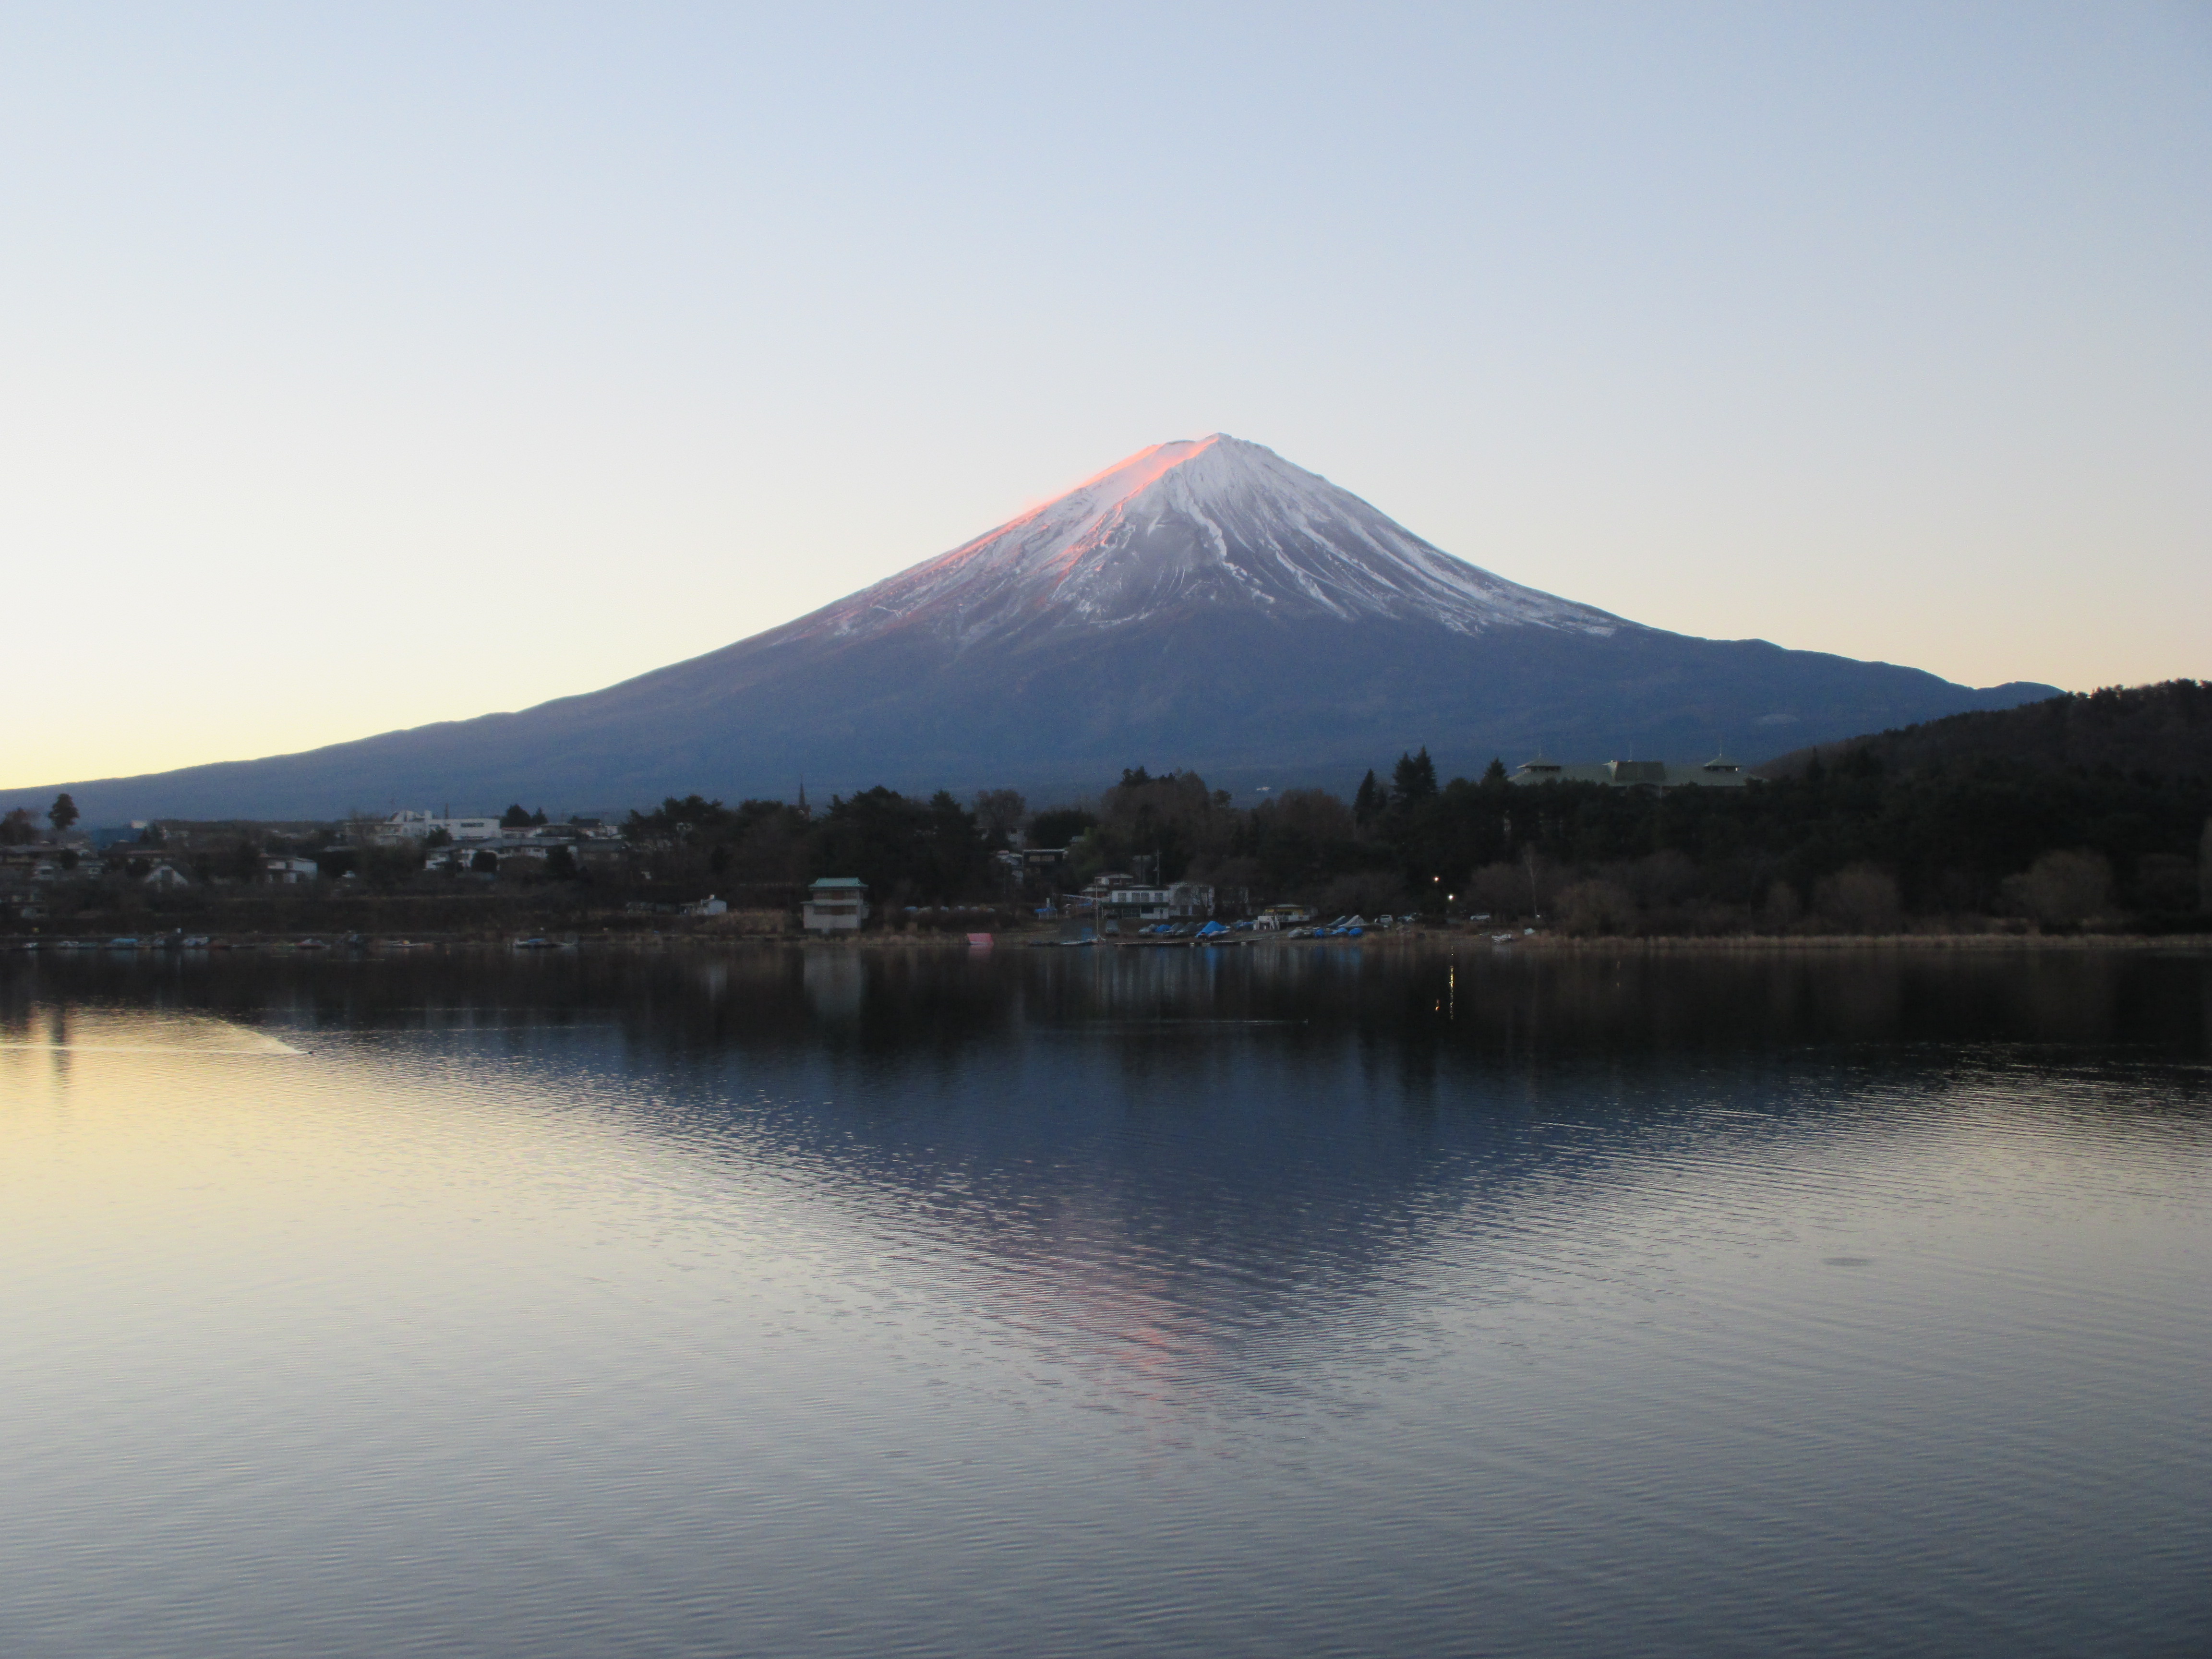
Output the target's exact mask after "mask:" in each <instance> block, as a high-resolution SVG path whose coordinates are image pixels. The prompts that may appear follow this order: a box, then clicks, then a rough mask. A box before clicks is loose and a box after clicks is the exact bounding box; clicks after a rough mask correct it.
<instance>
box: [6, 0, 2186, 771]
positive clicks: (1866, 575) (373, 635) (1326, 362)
mask: <svg viewBox="0 0 2212 1659" xmlns="http://www.w3.org/2000/svg"><path fill="white" fill-rule="evenodd" d="M1216 430H1225V431H1229V432H1232V433H1234V434H1236V435H1238V436H1240V437H1244V438H1249V439H1252V440H1255V441H1258V442H1261V443H1265V444H1268V445H1270V446H1272V447H1274V448H1275V449H1277V450H1278V451H1279V452H1280V453H1283V454H1284V455H1285V456H1286V457H1287V458H1289V459H1291V460H1293V461H1296V462H1297V463H1298V464H1299V465H1304V466H1307V467H1310V468H1311V469H1313V470H1314V471H1319V472H1322V473H1324V474H1326V475H1327V476H1328V477H1330V478H1332V479H1334V481H1335V482H1337V483H1340V484H1342V485H1344V486H1346V488H1348V489H1352V490H1354V491H1356V492H1358V494H1360V495H1364V496H1365V497H1367V498H1368V499H1369V500H1370V501H1373V502H1374V503H1375V504H1376V505H1377V506H1378V507H1382V508H1383V510H1384V511H1385V512H1387V513H1390V514H1392V515H1393V516H1394V517H1395V518H1397V519H1398V520H1400V521H1401V522H1402V523H1404V524H1405V525H1406V526H1407V527H1409V528H1410V529H1412V530H1413V531H1415V532H1417V533H1419V534H1420V535H1423V536H1425V537H1427V538H1429V539H1430V540H1431V541H1433V542H1435V543H1437V544H1439V545H1440V546H1442V547H1443V548H1445V549H1447V550H1449V551H1451V552H1454V553H1456V554H1459V555H1460V556H1462V557H1465V558H1468V559H1471V560H1473V561H1474V562H1476V563H1478V564H1481V565H1484V566H1486V567H1487V568H1491V569H1493V570H1495V571H1497V572H1498V573H1499V574H1503V575H1505V576H1508V577H1510V578H1512V579H1513V580H1517V581H1523V582H1528V583H1530V584H1532V585H1534V586H1538V587H1541V588H1545V589H1547V590H1549V591H1552V592H1557V593H1560V594H1564V595H1565V596H1567V597H1569V598H1571V599H1579V600H1583V601H1586V602H1589V603H1591V604H1595V605H1601V606H1603V607H1605V608H1606V609H1607V610H1611V611H1618V612H1620V613H1621V614H1623V615H1626V616H1628V617H1634V618H1635V619H1637V620H1638V621H1640V622H1645V623H1653V624H1656V625H1658V626H1662V627H1666V628H1672V629H1680V630H1683V631H1685V632H1689V633H1696V634H1703V635H1714V636H1720V637H1740V636H1747V635H1758V636H1760V637H1764V638H1766V639H1771V640H1773V641H1777V642H1778V643H1781V644H1784V645H1788V646H1795V647H1810V648H1814V649H1819V650H1825V651H1835V652H1841V653H1848V654H1850V655H1852V656H1857V657H1866V658H1879V659H1887V660H1891V661H1897V662H1905V663H1911V664H1913V665H1917V666H1920V667H1924V668H1928V669H1931V670H1934V671H1936V672H1938V673H1942V674H1943V675H1946V676H1948V677H1949V678H1954V679H1960V680H1965V681H1968V682H1971V683H1973V684H1993V683H1996V682H1998V681H2002V680H2008V679H2016V678H2026V679H2044V680H2049V681H2051V682H2054V683H2056V684H2062V685H2066V686H2069V687H2076V688H2087V687H2089V686H2093V685H2096V684H2112V683H2118V682H2138V681H2144V680H2151V679H2157V678H2167V677H2171V676H2174V675H2190V676H2193V677H2203V676H2206V675H2212V7H2208V6H2207V5H2205V4H2202V3H2197V4H2184V3H2145V4H2128V3H2102V4H2089V3H2076V4H2067V5H2044V4H2036V3H2030V0H2002V3H1990V4H1942V3H1925V0H1920V3H1911V4H1898V5H1893V6H1885V5H1880V4H1864V3H1860V4H1848V5H1845V4H1833V5H1777V4H1766V3H1762V4H1747V5H1711V6H1704V5H1694V4H1668V5H1663V6H1651V5H1643V4H1635V5H1629V4H1620V5H1597V6H1577V5H1572V4H1560V3H1548V0H1547V3H1544V4H1541V5H1540V4H1534V3H1531V4H1527V5H1522V6H1514V7H1504V6H1500V7H1485V6H1479V5H1435V6H1420V7H1392V6H1378V5H1371V4H1363V5H1359V6H1352V5H1337V6H1330V7H1315V6H1299V5H1294V4H1285V3H1280V0H1273V3H1267V4H1264V5H1207V4H1197V5H1188V4H1186V5H1178V6H1175V7H1172V8H1170V7H1150V6H1117V7H1112V8H1107V7H1094V8H1087V9H1085V8H1073V7H1066V8H1061V7H1036V6H1033V5H1018V6H1017V5H1009V6H1005V7H978V6H970V7H958V8H955V7H943V8H917V7H884V8H882V9H868V8H862V7H853V6H848V7H840V8H835V9H832V8H823V7H791V6H777V7H774V8H769V7H761V8H757V9H753V8H744V7H738V6H721V5H717V6H704V5H702V6H653V5H646V4H635V3H632V4H625V5H623V6H619V7H617V6H592V7H564V6H559V5H552V4H545V3H530V4H526V5H523V4H516V5H489V4H473V5H472V4H466V3H458V4H457V3H450V0H442V3H439V4H435V5H428V4H425V5H419V6H410V5H404V4H397V3H379V4H376V5H365V4H364V5H354V6H350V7H345V6H313V7H308V6H299V5H293V4H281V5H277V4H272V5H269V6H265V7H250V6H231V5H214V4H203V5H172V6H159V7H157V6H151V5H129V4H120V5H102V6H85V5H76V4H52V5H32V4H9V5H4V6H0V564H4V575H5V580H4V582H0V605H4V606H5V609H6V613H7V616H8V617H9V627H8V630H7V641H8V647H9V652H8V655H9V669H10V672H9V677H8V678H9V696H8V698H7V702H6V713H5V714H4V715H0V786H4V787H16V786H26V785H32V784H36V783H40V782H46V781H60V780H64V779H71V778H83V777H91V776H97V775H108V774H115V773H125V772H137V771H147V770H154V769H166V768H168V767H172V766H179V765H185V764H190V763H196V762H200V761H208V760H217V759H228V758H235V757H246V756H252V755H261V754H268V753H274V752H279V751H283V750H293V749H298V748H304V747H307V746H310V745H312V744H319V743H325V742H331V741H336V740H337V739H341V738H353V737H360V736H365V735H367V734H368V733H371V732H379V731H383V730H387V729H390V728H392V727H395V726H410V725H416V724H420V723H422V722H424V721H428V720H440V719H448V718H456V717H464V716H468V715H473V714H482V713H484V712H487V711H489V710H493V709H501V708H521V707H525V706H526V705H528V704H531V703H533V702H539V701H542V700H544V699H545V698H548V697H551V696H560V695H562V694H565V693H569V692H575V691H584V690H592V689H594V688H596V687H599V686H601V685H604V684H608V683H610V682H612V681H615V680H617V679H620V678H625V677H627V676H629V675H631V674H634V673H637V672H641V671H644V670H646V669H648V668H653V667H655V666H658V665H661V664H663V663H666V662H670V661H673V660H676V659H680V658H684V657H687V656H690V655H693V654H696V653H699V652H702V651H706V650H709V649H712V648H714V647H717V646H720V645H724V644H726V643H728V642H729V641H732V640H736V639H738V638H741V637H743V636H744V635H748V634H751V633H754V632H757V631H758V630H759V629H763V628H766V627H769V626H772V625H774V624H775V623H779V622H782V621H785V620H787V619H788V618H789V617H793V616H795V615H798V614H799V613H801V612H803V611H807V610H810V609H811V608H812V607H814V606H816V605H820V604H823V603H825V602H827V601H829V600H830V599H836V598H837V597H839V596H841V595H842V594H844V593H846V592H850V591H851V590H853V589H854V588H856V587H859V586H862V585H864V584H866V583H867V582H869V581H872V580H876V579H877V578H878V577H881V576H884V575H886V574H890V572H892V571H894V570H896V569H899V568H902V567H904V566H906V565H908V564H909V563H912V562H915V561H916V560H919V559H921V558H924V557H927V556H930V555H932V554H934V553H937V552H939V551H942V550H945V549H946V548H948V547H951V546H952V545H954V544H957V543H959V542H961V541H963V540H965V539H967V538H969V537H971V536H974V535H975V534H977V533H979V532H981V531H983V530H986V529H987V528H989V527H990V526H993V525H994V524H996V523H998V522H1000V520H1004V519H1006V518H1007V517H1009V516H1011V515H1012V513H1015V512H1017V511H1018V510H1020V509H1021V508H1023V507H1025V506H1028V505H1032V504H1034V503H1035V502H1036V501H1039V500H1042V499H1043V498H1045V497H1047V496H1048V495H1052V494H1054V493H1056V492H1057V491H1058V490H1060V489H1063V488H1066V487H1067V486H1068V485H1070V484H1072V483H1074V482H1075V481H1077V480H1078V479H1079V478H1080V477H1084V476H1085V475H1087V474H1089V473H1091V472H1095V471H1097V470H1098V469H1100V468H1101V467H1103V466H1104V465H1108V464H1109V463H1110V462H1112V461H1113V460H1115V459H1118V458H1119V457H1121V456H1122V455H1124V454H1127V453H1129V452H1130V451H1133V450H1134V449H1137V448H1139V447H1142V446H1144V445H1146V444H1150V443H1154V442H1158V441H1162V440H1164V439H1170V438H1178V437H1187V436H1194V435H1202V434H1205V433H1208V432H1212V431H1216Z"/></svg>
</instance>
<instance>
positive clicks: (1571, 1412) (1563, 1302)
mask: <svg viewBox="0 0 2212 1659" xmlns="http://www.w3.org/2000/svg"><path fill="white" fill-rule="evenodd" d="M2208 1084H2212V959H2208V958H2207V957H2203V956H2190V955H2186V954H2179V953H2174V954H2160V953H2157V952H2150V951H2142V952H2136V951H2113V952H2075V951H2047V952H2037V953H2025V952H2024V953H2019V954H2003V953H1997V954H1990V953H1978V954H1972V955H1968V954H1947V953H1925V952H1892V951H1879V950H1869V951H1844V952H1825V953H1819V954H1810V953H1808V954H1803V955H1793V954H1787V953H1778V954H1774V955H1759V954H1756V953H1715V954H1712V955H1710V956H1701V955H1695V954H1674V955H1664V956H1651V957H1644V956H1641V955H1635V954H1629V955H1623V956H1620V957H1613V956H1609V955H1604V954H1599V953H1588V954H1567V953H1560V954H1557V955H1546V954H1538V953H1534V952H1527V951H1517V950H1495V949H1492V948H1491V947H1488V946H1486V945H1462V946H1461V947H1459V948H1458V949H1457V950H1456V951H1455V952H1448V951H1444V950H1443V949H1441V948H1439V949H1437V950H1436V951H1431V952H1428V953H1420V952H1403V951H1377V950H1368V951H1362V950H1361V949H1359V948H1358V947H1357V946H1352V945H1347V946H1344V947H1341V948H1321V949H1312V950H1297V949H1285V950H1272V951H1258V950H1255V951H1014V950H1004V949H1002V950H1000V951H995V952H976V953H975V954H973V955H963V954H958V953H945V952H935V953H932V952H903V951H866V952H863V951H851V950H846V949H839V948H835V947H822V948H809V949H796V948H793V949H779V948H773V947H766V946H763V947H760V948H757V949H752V950H734V951H726V952H721V953H710V952H707V951H699V952H696V953H686V952H679V951H671V952H668V953H665V954H659V955H650V954H639V955H622V954H615V953H612V952H609V953H605V954H602V953H597V952H594V951H590V950H586V951H583V952H580V953H578V952H561V953H553V954H549V955H546V956H544V957H534V958H533V957H509V956H504V955H499V954H495V953H491V952H489V951H487V952H482V953H475V954H471V953H467V952H453V953H435V952H423V953H417V954H416V955H413V956H402V957H356V958H348V957H342V956H341V957H334V958H333V957H325V958H323V959H307V958H297V957H293V958H283V957H272V956H256V955H248V954H245V953H240V954H239V955H237V956H236V957H223V956H216V957H206V956H198V957H193V956H182V957H163V956H156V955H153V954H140V955H130V954H122V953H106V952H99V953H84V954H82V955H80V956H78V957H72V958H61V957H49V958H45V959H40V958H34V957H21V956H16V957H5V958H0V1200H4V1202H0V1245H3V1246H4V1261H5V1262H6V1264H7V1265H6V1268H5V1271H4V1273H0V1312H3V1313H4V1320H0V1399H4V1401H5V1402H6V1406H5V1413H6V1425H7V1428H6V1447H7V1502H6V1503H5V1504H4V1505H0V1652H5V1653H6V1654H7V1655H9V1656H10V1659H59V1656H70V1659H84V1656H100V1659H136V1656H155V1655H158V1656H189V1659H197V1656H210V1659H213V1656H222V1659H246V1656H261V1655H269V1656H276V1655H283V1656H298V1655H302V1654H314V1655H318V1656H331V1655H336V1656H354V1655H359V1656H376V1659H393V1656H403V1655H424V1656H428V1655H437V1656H441V1659H444V1656H457V1655H502V1656H504V1655H514V1656H535V1659H545V1656H571V1655H573V1656H605V1655H631V1654H635V1655H653V1656H691V1655H699V1656H706V1655H716V1656H720V1655H747V1656H761V1655H793V1656H848V1655H849V1656H884V1655H909V1654H911V1655H1000V1654H1005V1655H1017V1654H1018V1655H1029V1654H1040V1655H1042V1654H1068V1655H1079V1654H1080V1655H1093V1654H1119V1653H1127V1654H1144V1655H1193V1656H1196V1655H1207V1656H1218V1655H1267V1656H1281V1655H1300V1656H1304V1655H1339V1654H1341V1655H1367V1654H1375V1655H1422V1656H1426V1655H1456V1654H1468V1655H1476V1654H1480V1655H1545V1656H1561V1655H1565V1656H1577V1655H1591V1656H1597V1655H1607V1656H1611V1655H1622V1654H1651V1655H1683V1656H1691V1655H1699V1656H1707V1655H1731V1654H1745V1655H1752V1654H1759V1655H1772V1654H1778V1653H1818V1654H1822V1655H1831V1654H1869V1655H1874V1654H1881V1655H1893V1654H1899V1653H1942V1654H1991V1655H2005V1656H2022V1655H2037V1654H2053V1655H2056V1654H2083V1653H2096V1654H2100V1655H2127V1654H2183V1653H2195V1652H2202V1651H2205V1650H2208V1649H2212V1570H2208V1567H2207V1562H2208V1560H2212V1087H2208Z"/></svg>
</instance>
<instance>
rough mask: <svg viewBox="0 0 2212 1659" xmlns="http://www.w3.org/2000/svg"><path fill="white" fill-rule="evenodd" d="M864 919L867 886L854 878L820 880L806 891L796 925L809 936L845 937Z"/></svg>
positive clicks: (856, 928) (856, 877)
mask: <svg viewBox="0 0 2212 1659" xmlns="http://www.w3.org/2000/svg"><path fill="white" fill-rule="evenodd" d="M867 919H868V884H867V883H866V882H865V881H862V880H861V879H860V878H859V877H858V876H824V877H823V878H822V879H821V880H819V881H817V882H816V883H815V884H813V885H812V886H811V887H809V888H808V889H807V890H806V902H805V904H804V905H802V906H801V907H800V908H799V925H800V926H801V927H804V928H805V929H806V931H807V932H809V933H855V932H857V931H859V929H860V924H861V923H863V922H865V921H867Z"/></svg>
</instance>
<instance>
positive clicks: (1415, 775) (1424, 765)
mask: <svg viewBox="0 0 2212 1659" xmlns="http://www.w3.org/2000/svg"><path fill="white" fill-rule="evenodd" d="M1435 793H1437V763H1435V762H1434V761H1432V760H1431V759H1430V758H1429V751H1428V749H1427V748H1426V746H1424V747H1423V748H1422V750H1421V751H1420V753H1419V754H1418V755H1401V756H1399V757H1398V765H1397V769H1395V771H1394V772H1392V773H1391V775H1390V799H1391V800H1392V802H1393V803H1394V804H1397V805H1407V806H1411V805H1413V803H1414V802H1416V801H1423V800H1427V799H1429V798H1430V797H1431V796H1432V795H1434V794H1435Z"/></svg>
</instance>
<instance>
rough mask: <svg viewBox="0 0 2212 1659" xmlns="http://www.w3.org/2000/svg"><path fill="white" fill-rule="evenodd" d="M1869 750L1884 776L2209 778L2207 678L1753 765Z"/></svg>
mask: <svg viewBox="0 0 2212 1659" xmlns="http://www.w3.org/2000/svg"><path fill="white" fill-rule="evenodd" d="M1858 754H1868V755H1872V756H1874V757H1875V758H1876V759H1877V760H1879V761H1880V762H1881V764H1882V766H1883V768H1884V769H1887V770H1889V771H1893V772H1909V771H1924V770H1927V769H1931V768H1935V767H1943V766H1949V767H1956V766H1960V765H1964V764H1972V763H1978V762H1983V761H1999V762H2003V763H2008V764H2011V765H2015V766H2022V767H2030V768H2045V769H2058V770H2080V771H2085V772H2101V771H2102V770H2104V769H2107V768H2110V769H2115V770H2118V771H2119V772H2123V773H2125V774H2128V775H2130V776H2132V775H2136V774H2144V773H2147V774H2148V775H2151V776H2153V777H2161V778H2188V777H2196V778H2203V777H2212V683H2208V682H2205V681H2203V680H2167V681H2165V682H2164V683H2162V684H2157V685H2136V686H2110V687H2107V688H2106V689H2105V690H2101V691H2090V692H2083V693H2077V694H2075V695H2071V696H2063V697H2047V698H2045V699H2044V700H2043V701H2042V702H2030V703H2023V704H2021V706H2020V707H2019V708H1996V709H1985V710H1981V711H1978V712H1976V713H1973V714H1952V715H1949V716H1947V717H1946V718H1944V719H1942V720H1928V721H1926V722H1924V723H1923V724H1921V725H1918V726H1905V727H1903V728H1902V729H1900V730H1898V731H1893V732H1877V733H1873V734H1870V735H1868V736H1864V737H1857V738H1845V739H1844V741H1843V742H1841V743H1831V744H1820V745H1819V746H1817V747H1814V748H1810V749H1800V750H1796V751H1794V752H1793V753H1790V754H1788V755H1784V756H1783V757H1780V758H1779V759H1778V760H1775V761H1771V762H1770V763H1767V764H1766V765H1765V766H1762V767H1760V768H1759V773H1760V775H1763V776H1766V777H1770V778H1782V777H1795V776H1796V775H1800V774H1802V772H1803V771H1804V770H1805V769H1806V768H1807V767H1808V765H1810V764H1811V763H1812V761H1813V760H1814V757H1819V758H1820V760H1821V761H1823V762H1824V763H1828V764H1833V763H1835V762H1837V761H1838V760H1840V759H1842V758H1843V757H1845V756H1847V755H1858Z"/></svg>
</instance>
